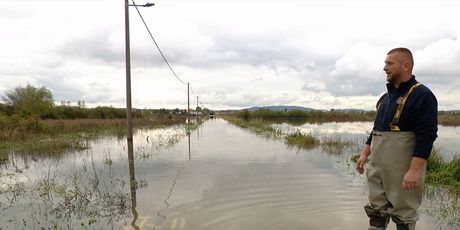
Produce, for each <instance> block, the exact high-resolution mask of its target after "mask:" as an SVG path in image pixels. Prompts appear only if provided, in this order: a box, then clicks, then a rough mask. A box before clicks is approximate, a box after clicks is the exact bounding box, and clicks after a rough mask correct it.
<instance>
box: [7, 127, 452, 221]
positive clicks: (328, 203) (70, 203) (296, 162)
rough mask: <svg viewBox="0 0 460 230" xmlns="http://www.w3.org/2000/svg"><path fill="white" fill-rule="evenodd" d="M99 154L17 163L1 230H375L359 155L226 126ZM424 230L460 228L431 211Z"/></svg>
mask: <svg viewBox="0 0 460 230" xmlns="http://www.w3.org/2000/svg"><path fill="white" fill-rule="evenodd" d="M346 125H350V123H346ZM355 125H356V124H353V126H355ZM365 125H366V124H364V123H363V126H365ZM307 126H308V125H302V126H299V127H300V128H302V129H305V130H304V131H308V132H310V131H311V130H308V129H309V127H307ZM329 126H335V125H334V124H326V125H324V126H322V127H323V128H325V129H323V131H321V133H331V132H329V131H327V130H328V129H327V127H329ZM281 127H282V128H283V129H286V130H289V129H295V128H299V127H294V126H291V125H286V124H283V125H281ZM310 128H311V127H310ZM357 129H359V128H357ZM312 130H313V129H312ZM314 130H321V127H319V126H318V128H317V127H314ZM346 130H348V131H350V128H346ZM364 130H365V129H364ZM318 132H319V131H318ZM359 132H363V129H361V130H360V131H359ZM333 133H336V132H333ZM340 135H341V134H340ZM360 135H361V134H360ZM348 138H361V139H362V138H364V137H362V136H361V137H358V136H357V137H354V136H353V135H351V136H348ZM91 146H92V148H91V149H89V150H87V151H83V152H76V153H68V154H66V155H64V156H62V157H61V158H45V159H41V158H40V159H34V158H30V157H28V158H25V157H19V156H12V157H11V160H10V162H9V163H8V164H7V165H4V166H3V167H2V168H0V176H1V178H0V189H1V193H0V202H1V203H0V209H1V212H0V223H1V227H0V229H39V228H41V227H43V228H44V229H49V228H51V229H53V228H54V227H57V228H58V229H174V230H176V229H177V230H183V229H192V230H193V229H197V230H206V229H210V230H211V229H212V230H216V229H218V230H227V229H228V230H230V229H232V230H233V229H235V230H244V229H248V230H258V229H264V230H267V229H293V230H295V229H366V228H367V222H368V219H367V217H366V216H365V214H364V211H363V205H364V204H365V203H366V201H367V195H366V193H367V191H366V186H365V183H364V180H363V178H362V176H357V175H354V174H353V165H349V164H350V163H349V162H348V161H347V159H348V156H349V155H350V154H351V152H353V151H356V150H349V151H350V152H348V153H345V154H342V155H334V154H327V153H325V152H323V151H321V150H320V149H313V150H309V151H306V150H299V149H295V148H289V147H288V146H286V145H285V144H284V143H283V142H281V141H279V140H271V139H266V138H264V137H261V136H257V135H255V134H253V133H251V132H249V131H247V130H244V129H241V128H238V127H236V126H233V125H231V124H229V123H228V122H226V121H224V120H221V119H213V120H208V121H206V122H204V123H203V124H202V125H201V126H199V127H198V128H197V129H195V130H193V131H192V132H191V133H190V135H187V134H186V132H185V128H184V127H183V126H176V127H172V128H166V129H155V130H140V131H137V132H136V133H135V136H134V156H133V159H134V160H133V161H132V162H130V161H129V159H128V153H127V149H128V147H127V144H126V140H125V139H117V138H116V137H106V138H103V139H100V140H98V141H95V142H93V143H91ZM131 185H132V186H131ZM389 229H395V227H394V225H393V224H391V226H390V227H389ZM417 229H420V230H422V229H430V230H431V229H455V227H453V226H448V225H445V224H444V225H443V224H442V223H440V222H438V221H437V220H436V218H434V217H433V216H430V215H428V214H426V213H425V212H423V213H422V215H421V220H420V221H419V222H418V224H417Z"/></svg>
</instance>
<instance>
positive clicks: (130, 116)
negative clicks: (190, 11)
mask: <svg viewBox="0 0 460 230" xmlns="http://www.w3.org/2000/svg"><path fill="white" fill-rule="evenodd" d="M125 38H126V43H125V48H126V51H125V52H126V121H127V126H128V133H127V140H128V149H132V148H133V113H132V104H131V51H130V44H129V2H128V0H125Z"/></svg>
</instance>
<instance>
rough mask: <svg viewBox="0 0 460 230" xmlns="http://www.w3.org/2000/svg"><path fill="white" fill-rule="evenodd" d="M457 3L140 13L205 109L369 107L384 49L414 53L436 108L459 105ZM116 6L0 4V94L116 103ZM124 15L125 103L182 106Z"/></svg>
mask: <svg viewBox="0 0 460 230" xmlns="http://www.w3.org/2000/svg"><path fill="white" fill-rule="evenodd" d="M137 3H138V4H141V3H143V2H141V1H140V0H139V1H137ZM459 6H460V3H457V2H453V1H444V2H431V1H424V2H414V1H398V2H397V4H396V2H393V1H391V2H387V1H385V2H383V1H382V2H381V1H372V2H367V1H347V2H345V1H344V2H340V1H324V2H319V1H279V2H276V1H268V2H267V1H265V2H262V1H194V2H188V1H167V2H162V1H160V2H158V3H156V5H155V6H154V7H150V8H141V9H140V10H141V12H142V13H143V15H144V18H145V19H146V21H147V23H148V25H149V26H150V29H151V31H152V33H153V34H154V36H155V38H156V40H157V42H158V43H159V45H160V46H161V48H162V50H163V51H164V54H165V55H166V56H167V58H168V59H169V61H170V63H171V65H172V66H173V68H174V69H175V70H176V72H177V73H179V75H180V77H181V78H183V79H184V81H189V82H191V83H192V86H193V88H194V90H195V92H196V94H199V95H200V96H202V99H203V102H204V105H205V106H208V107H211V108H219V109H223V108H242V107H247V106H255V105H270V104H278V105H279V104H294V105H302V106H307V107H314V108H321V109H330V108H332V107H334V108H347V107H353V108H362V109H372V108H373V107H374V104H375V100H377V98H378V96H379V94H380V93H382V92H383V91H384V90H385V80H384V79H385V78H384V73H383V71H382V68H383V60H384V59H385V54H386V52H387V51H388V50H389V49H391V48H393V47H397V46H406V47H409V48H411V49H412V50H413V52H414V57H415V63H416V65H415V70H414V74H416V76H417V78H418V79H419V80H420V81H421V82H423V83H424V84H426V85H428V86H429V87H430V88H432V90H433V92H435V94H436V95H437V96H438V100H439V104H440V108H441V109H460V105H459V102H458V100H457V99H456V98H459V97H460V93H457V92H458V90H456V89H458V87H459V86H460V82H459V80H458V79H457V76H458V75H459V74H460V62H458V60H460V45H459V41H460V40H459V39H460V16H459V15H458V13H457V11H456V9H458V7H459ZM123 13H124V8H123V2H121V1H91V2H90V1H2V5H1V6H0V33H1V34H2V36H0V50H2V54H1V55H0V65H1V66H2V68H1V69H0V75H1V76H2V77H1V78H0V94H3V93H4V92H5V90H9V89H12V88H14V87H16V86H17V85H19V84H22V85H25V84H27V83H31V84H37V85H40V86H41V85H44V86H47V87H49V88H50V89H51V90H52V91H53V93H54V96H55V99H56V100H57V101H60V100H70V101H74V102H76V101H78V100H79V99H82V98H84V99H85V100H86V101H87V102H88V104H89V105H114V106H120V107H122V106H124V104H125V69H124V68H125V66H124V58H125V57H124V14H123ZM130 15H131V17H130V19H131V48H132V53H131V54H132V67H133V70H132V85H133V105H134V106H135V107H140V108H143V107H154V108H159V107H168V108H175V107H180V108H185V107H186V100H185V99H186V89H185V86H183V85H182V84H181V83H180V82H179V81H177V80H176V79H174V77H173V76H172V75H171V73H170V72H169V70H168V69H167V67H166V65H165V64H164V63H163V61H162V59H161V57H160V56H159V54H158V52H157V51H156V50H155V47H154V45H153V44H152V41H151V40H150V38H149V36H148V34H147V32H146V31H145V28H144V27H143V24H142V23H141V21H140V19H139V17H138V15H137V13H136V11H135V9H134V8H131V9H130ZM192 101H193V102H195V100H192ZM195 103H196V102H195ZM193 104H194V103H193Z"/></svg>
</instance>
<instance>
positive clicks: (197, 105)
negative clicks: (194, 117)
mask: <svg viewBox="0 0 460 230" xmlns="http://www.w3.org/2000/svg"><path fill="white" fill-rule="evenodd" d="M198 98H200V96H196V107H197V108H198Z"/></svg>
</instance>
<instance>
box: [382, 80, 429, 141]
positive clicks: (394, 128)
mask: <svg viewBox="0 0 460 230" xmlns="http://www.w3.org/2000/svg"><path fill="white" fill-rule="evenodd" d="M421 85H422V84H421V83H419V82H417V84H415V85H413V86H412V87H411V88H410V89H409V91H407V93H406V94H405V95H404V96H403V97H402V98H398V101H399V105H398V108H397V109H396V112H395V115H394V117H393V121H392V122H391V124H390V129H391V131H397V132H399V131H401V130H400V129H399V126H398V125H397V124H398V122H399V117H401V112H402V110H403V108H404V105H405V104H406V101H407V98H408V97H409V95H410V94H411V93H412V91H414V90H415V89H416V88H417V87H419V86H421Z"/></svg>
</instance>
